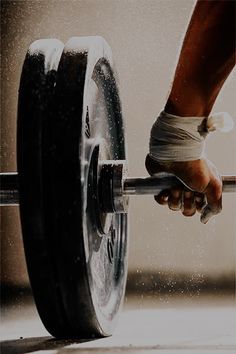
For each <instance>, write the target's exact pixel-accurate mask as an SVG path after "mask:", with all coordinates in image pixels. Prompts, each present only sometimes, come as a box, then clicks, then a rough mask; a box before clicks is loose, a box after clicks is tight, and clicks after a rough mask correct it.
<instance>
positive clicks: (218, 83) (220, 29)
mask: <svg viewBox="0 0 236 354" xmlns="http://www.w3.org/2000/svg"><path fill="white" fill-rule="evenodd" d="M234 64H235V1H209V0H204V1H198V2H197V4H196V7H195V9H194V12H193V15H192V18H191V21H190V23H189V26H188V30H187V32H186V35H185V38H184V42H183V46H182V49H181V53H180V57H179V61H178V65H177V68H176V72H175V77H174V82H173V86H172V89H171V92H170V96H169V98H168V101H167V104H166V107H165V110H166V112H168V113H171V114H175V115H179V116H186V117H188V116H207V115H208V114H209V113H210V111H211V109H212V106H213V104H214V102H215V100H216V97H217V95H218V93H219V91H220V89H221V87H222V85H223V83H224V81H225V80H226V78H227V76H228V75H229V73H230V72H231V70H232V68H233V66H234Z"/></svg>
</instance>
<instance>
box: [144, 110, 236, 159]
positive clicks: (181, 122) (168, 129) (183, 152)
mask: <svg viewBox="0 0 236 354" xmlns="http://www.w3.org/2000/svg"><path fill="white" fill-rule="evenodd" d="M233 125H234V123H233V120H232V118H231V117H230V115H229V114H228V113H225V112H220V113H216V114H213V115H211V116H209V117H207V118H206V117H180V116H175V115H173V114H169V113H166V112H164V111H163V112H161V114H160V115H159V117H158V118H157V120H156V121H155V123H154V124H153V127H152V129H151V136H150V142H149V154H150V156H151V157H152V158H153V159H154V160H156V161H158V162H165V161H172V162H173V161H194V160H198V159H201V158H203V157H204V154H205V143H206V137H207V135H208V134H209V133H210V132H212V131H215V130H219V131H222V132H227V131H230V130H231V129H232V128H233Z"/></svg>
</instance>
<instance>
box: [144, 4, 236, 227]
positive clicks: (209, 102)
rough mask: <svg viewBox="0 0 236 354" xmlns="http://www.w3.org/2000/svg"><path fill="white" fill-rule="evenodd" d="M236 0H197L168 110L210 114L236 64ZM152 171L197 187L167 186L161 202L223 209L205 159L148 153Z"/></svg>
mask: <svg viewBox="0 0 236 354" xmlns="http://www.w3.org/2000/svg"><path fill="white" fill-rule="evenodd" d="M235 4H236V3H235V1H211V0H204V1H197V3H196V6H195V9H194V12H193V14H192V18H191V20H190V23H189V26H188V29H187V32H186V35H185V38H184V42H183V46H182V49H181V53H180V57H179V61H178V65H177V68H176V71H175V76H174V81H173V85H172V88H171V92H170V95H169V98H168V100H167V103H166V106H165V111H166V112H167V113H170V114H174V115H178V116H182V117H186V119H187V117H191V116H195V117H199V119H202V117H207V116H208V115H209V113H210V112H211V110H212V107H213V105H214V103H215V100H216V98H217V96H218V94H219V92H220V90H221V88H222V85H223V84H224V82H225V80H226V78H227V77H228V75H229V74H230V72H231V71H232V69H233V67H234V65H235ZM145 163H146V168H147V171H148V172H149V174H150V175H154V174H156V173H158V172H170V173H174V174H175V175H176V176H178V177H180V178H181V179H182V180H183V181H184V182H185V183H186V184H187V185H188V186H189V187H190V188H192V189H193V190H195V191H196V192H186V191H182V190H178V189H177V190H176V189H172V190H168V191H163V192H161V193H160V194H159V195H158V196H155V200H156V201H157V202H158V203H159V204H161V205H168V206H169V208H170V209H171V210H174V211H179V210H181V211H182V214H183V215H184V216H192V215H194V214H195V213H196V211H199V212H200V213H201V221H202V222H203V223H207V222H208V220H209V219H210V218H211V217H212V216H214V215H216V214H218V213H219V212H220V211H221V209H222V182H221V178H220V175H219V173H218V171H217V169H216V167H215V166H214V165H213V163H212V162H211V161H209V160H207V159H200V160H196V161H181V162H172V163H169V162H168V163H158V162H157V161H155V160H153V159H152V158H151V157H150V156H149V155H147V157H146V162H145Z"/></svg>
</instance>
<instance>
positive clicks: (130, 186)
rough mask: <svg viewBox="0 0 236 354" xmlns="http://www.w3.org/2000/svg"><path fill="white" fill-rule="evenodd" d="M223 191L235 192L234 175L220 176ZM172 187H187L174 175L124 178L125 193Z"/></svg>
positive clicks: (156, 192) (136, 193)
mask: <svg viewBox="0 0 236 354" xmlns="http://www.w3.org/2000/svg"><path fill="white" fill-rule="evenodd" d="M222 181H223V192H236V176H222ZM173 187H180V188H183V187H185V188H187V189H189V187H188V186H185V185H184V183H183V182H182V181H181V180H180V179H179V178H178V177H176V176H174V175H171V174H167V173H160V174H159V175H158V176H156V177H145V178H127V179H125V180H124V187H123V194H125V195H155V194H158V193H159V192H160V191H162V190H164V189H170V188H173Z"/></svg>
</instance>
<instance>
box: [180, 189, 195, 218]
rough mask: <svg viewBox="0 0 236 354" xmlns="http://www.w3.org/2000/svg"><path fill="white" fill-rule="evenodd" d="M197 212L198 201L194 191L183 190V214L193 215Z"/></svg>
mask: <svg viewBox="0 0 236 354" xmlns="http://www.w3.org/2000/svg"><path fill="white" fill-rule="evenodd" d="M195 213H196V203H195V198H194V192H191V191H184V192H183V207H182V214H183V215H184V216H193V215H194V214H195Z"/></svg>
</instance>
